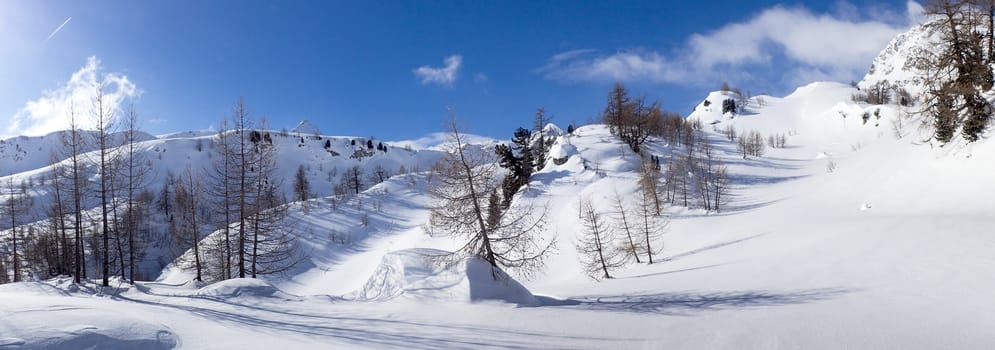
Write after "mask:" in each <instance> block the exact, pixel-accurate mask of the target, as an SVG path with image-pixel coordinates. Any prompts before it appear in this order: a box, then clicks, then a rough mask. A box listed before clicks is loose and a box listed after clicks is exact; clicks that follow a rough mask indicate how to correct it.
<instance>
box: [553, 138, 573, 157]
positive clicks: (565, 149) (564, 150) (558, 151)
mask: <svg viewBox="0 0 995 350" xmlns="http://www.w3.org/2000/svg"><path fill="white" fill-rule="evenodd" d="M575 154H578V152H577V146H574V145H571V144H569V143H565V142H557V143H555V144H553V146H552V147H550V148H549V157H550V158H552V159H566V158H569V157H570V156H572V155H575Z"/></svg>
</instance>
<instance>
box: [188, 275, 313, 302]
mask: <svg viewBox="0 0 995 350" xmlns="http://www.w3.org/2000/svg"><path fill="white" fill-rule="evenodd" d="M196 295H198V296H206V297H218V298H239V297H256V298H280V299H288V300H289V299H296V297H295V296H293V295H291V294H288V293H286V292H284V291H281V290H280V289H279V288H276V287H275V286H273V285H272V284H269V283H267V282H266V281H263V280H258V279H255V278H233V279H230V280H224V281H221V282H218V283H214V284H211V285H208V286H206V287H204V288H201V289H200V290H198V291H197V293H196Z"/></svg>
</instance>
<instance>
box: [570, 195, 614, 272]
mask: <svg viewBox="0 0 995 350" xmlns="http://www.w3.org/2000/svg"><path fill="white" fill-rule="evenodd" d="M580 208H581V224H582V225H583V228H584V230H583V231H582V232H581V236H580V238H579V239H578V240H577V242H576V244H575V246H576V248H577V252H578V253H580V254H581V264H582V265H583V267H584V272H586V273H587V274H588V276H591V278H594V279H598V278H599V277H600V278H612V276H611V271H612V270H614V269H616V268H619V267H622V266H624V265H625V263H626V259H625V255H624V253H623V251H621V250H619V249H617V248H616V247H615V245H614V241H615V235H614V233H613V228H612V227H611V226H610V225H609V224H608V223H607V222H606V221H605V220H604V219H603V218H602V217H601V214H600V213H598V211H597V210H596V209H595V208H594V204H593V203H592V202H591V200H590V199H584V200H581V202H580Z"/></svg>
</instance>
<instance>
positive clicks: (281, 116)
mask: <svg viewBox="0 0 995 350" xmlns="http://www.w3.org/2000/svg"><path fill="white" fill-rule="evenodd" d="M919 9H920V8H919V6H918V5H917V4H916V3H913V2H906V1H851V2H843V1H838V2H824V1H800V2H778V1H735V2H732V1H696V2H690V1H646V2H641V1H605V2H593V1H490V2H476V1H356V2H340V1H252V0H250V1H191V0H179V1H85V2H83V1H27V0H8V1H2V2H0V135H3V136H10V135H17V134H40V133H45V132H48V131H53V130H55V129H59V128H60V127H61V126H62V125H63V124H62V123H63V120H64V117H63V116H64V114H65V113H64V109H65V106H66V101H68V100H73V99H76V100H80V101H83V100H85V99H86V96H87V94H88V93H89V91H91V90H92V81H93V79H94V78H96V77H106V78H108V81H110V82H111V86H110V88H109V90H110V94H109V96H110V98H111V99H112V100H113V101H114V102H118V103H121V104H123V103H126V102H125V101H129V100H134V101H135V105H136V107H137V108H138V111H139V113H140V115H141V117H142V119H143V122H142V123H143V126H144V129H146V130H148V131H150V132H152V133H156V134H159V133H166V132H171V131H180V130H192V129H206V128H209V127H210V126H211V125H216V124H217V122H218V121H219V120H221V118H223V117H225V116H227V115H228V112H229V110H230V108H231V105H232V103H233V102H234V101H235V100H236V99H237V98H238V97H239V96H244V97H245V100H246V102H247V104H248V105H249V107H250V110H251V111H252V112H253V114H254V115H255V116H261V115H265V116H266V117H267V118H268V119H269V121H270V124H271V125H272V126H273V127H274V128H276V129H279V128H281V127H287V128H292V127H293V126H294V125H296V123H297V122H298V121H300V120H301V119H309V120H311V121H312V122H313V123H314V124H316V125H318V127H319V128H321V129H322V131H323V132H324V133H326V134H334V135H357V136H374V137H377V138H379V139H387V140H399V139H413V138H418V137H421V136H423V135H425V134H427V133H431V132H436V131H441V130H442V129H443V127H442V126H443V122H444V120H445V119H446V106H447V105H451V106H452V107H453V108H454V110H455V112H456V113H457V115H458V116H459V118H460V120H461V122H462V123H463V124H464V125H465V127H466V128H467V129H468V130H469V131H470V132H473V133H476V134H482V135H487V136H493V137H500V138H507V137H510V135H511V133H512V131H513V130H514V128H515V127H517V126H528V125H530V123H531V119H532V116H533V114H534V112H535V109H536V108H537V107H540V106H544V107H545V108H546V110H547V112H548V113H550V114H552V115H553V116H554V122H556V123H557V124H560V125H566V124H567V123H569V122H571V121H576V122H579V123H583V122H585V121H588V120H591V119H593V118H595V117H596V116H597V115H598V113H599V112H600V111H601V109H602V108H603V104H604V100H605V96H606V94H607V92H608V90H609V89H610V87H611V85H612V84H613V83H614V82H615V81H622V82H624V83H626V85H627V86H629V87H630V89H631V90H632V92H633V93H634V94H636V95H646V96H647V97H648V98H649V99H654V100H661V101H662V102H663V104H664V107H665V108H667V109H669V110H674V111H677V112H680V113H682V114H686V113H687V112H688V111H689V109H690V108H691V107H692V106H693V105H694V104H695V103H697V102H698V100H699V99H700V98H702V97H703V96H705V94H706V93H707V92H708V91H710V90H714V89H716V88H717V87H718V86H719V85H720V84H721V83H722V81H728V82H729V83H731V84H732V85H734V86H738V87H741V88H742V89H743V90H744V91H746V90H749V91H752V92H753V93H758V92H769V93H771V94H775V95H782V94H786V93H789V92H790V91H791V90H793V89H794V88H795V87H797V86H799V85H801V84H804V83H806V82H811V81H815V80H836V81H843V82H849V81H850V80H859V79H860V77H861V76H862V75H863V72H865V71H866V69H867V67H868V66H869V64H870V60H871V59H872V58H873V57H874V56H875V55H876V54H877V53H878V52H879V51H880V50H881V49H882V48H884V46H885V45H886V44H887V42H888V41H889V40H890V39H891V38H892V37H893V36H894V35H895V34H897V33H900V32H902V31H904V30H906V29H907V28H908V27H909V26H911V25H913V24H914V23H916V22H917V21H919V20H920V18H921V17H919V13H918V12H919V11H918V10H919ZM79 104H80V103H79V102H77V106H78V105H79ZM77 109H79V107H77Z"/></svg>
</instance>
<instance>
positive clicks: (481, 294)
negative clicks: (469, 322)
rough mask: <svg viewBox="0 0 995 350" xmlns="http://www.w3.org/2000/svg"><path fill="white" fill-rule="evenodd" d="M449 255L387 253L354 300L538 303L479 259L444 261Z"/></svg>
mask: <svg viewBox="0 0 995 350" xmlns="http://www.w3.org/2000/svg"><path fill="white" fill-rule="evenodd" d="M448 255H449V252H446V251H442V250H436V249H406V250H400V251H396V252H392V253H389V254H387V255H385V256H384V257H383V261H382V262H381V263H380V266H379V267H377V269H376V271H374V272H373V276H371V277H370V280H369V281H367V282H366V284H364V285H363V288H362V289H360V290H359V291H358V292H357V293H356V299H357V300H364V301H383V300H390V299H394V298H399V297H405V298H412V299H417V300H425V299H430V300H443V301H445V300H460V301H483V300H501V301H506V302H510V303H515V304H519V305H538V304H539V301H538V300H537V299H536V298H535V297H534V296H533V295H532V293H531V292H529V290H528V289H525V287H523V286H522V285H521V284H520V283H518V281H516V280H515V279H513V278H512V277H511V276H508V275H507V274H506V273H504V271H501V270H500V269H495V268H492V267H491V265H490V264H489V263H488V262H486V261H484V260H481V259H479V258H473V257H470V258H463V259H459V260H456V261H447V256H448Z"/></svg>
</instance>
